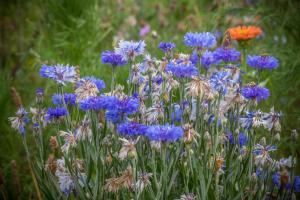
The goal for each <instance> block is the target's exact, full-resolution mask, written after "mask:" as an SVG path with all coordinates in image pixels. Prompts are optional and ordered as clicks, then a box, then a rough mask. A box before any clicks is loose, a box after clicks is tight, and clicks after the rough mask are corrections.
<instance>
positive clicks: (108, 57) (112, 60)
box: [101, 51, 127, 66]
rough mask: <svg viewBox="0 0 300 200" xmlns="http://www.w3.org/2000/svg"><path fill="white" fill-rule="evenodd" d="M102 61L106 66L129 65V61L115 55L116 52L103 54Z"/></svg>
mask: <svg viewBox="0 0 300 200" xmlns="http://www.w3.org/2000/svg"><path fill="white" fill-rule="evenodd" d="M101 61H102V63H104V64H111V65H112V66H122V65H125V64H127V61H126V60H125V59H124V58H123V56H122V55H120V54H117V53H115V52H114V51H104V52H102V54H101Z"/></svg>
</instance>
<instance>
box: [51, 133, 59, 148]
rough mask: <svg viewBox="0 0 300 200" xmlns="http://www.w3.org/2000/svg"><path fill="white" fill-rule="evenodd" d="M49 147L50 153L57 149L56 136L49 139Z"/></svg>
mask: <svg viewBox="0 0 300 200" xmlns="http://www.w3.org/2000/svg"><path fill="white" fill-rule="evenodd" d="M50 147H51V150H52V151H55V150H56V149H57V147H58V142H57V138H56V136H51V137H50Z"/></svg>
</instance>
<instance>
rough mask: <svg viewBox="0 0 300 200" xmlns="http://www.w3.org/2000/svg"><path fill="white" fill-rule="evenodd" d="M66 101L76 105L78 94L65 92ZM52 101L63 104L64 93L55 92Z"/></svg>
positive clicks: (68, 103)
mask: <svg viewBox="0 0 300 200" xmlns="http://www.w3.org/2000/svg"><path fill="white" fill-rule="evenodd" d="M64 101H65V104H67V105H75V104H76V95H75V94H73V93H64ZM52 102H53V104H55V105H62V104H63V101H62V95H60V94H54V95H53V96H52Z"/></svg>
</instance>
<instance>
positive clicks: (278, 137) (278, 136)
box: [274, 133, 280, 141]
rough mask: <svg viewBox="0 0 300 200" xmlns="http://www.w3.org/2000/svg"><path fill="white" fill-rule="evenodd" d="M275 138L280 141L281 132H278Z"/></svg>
mask: <svg viewBox="0 0 300 200" xmlns="http://www.w3.org/2000/svg"><path fill="white" fill-rule="evenodd" d="M274 139H275V140H276V141H280V133H276V135H275V136H274Z"/></svg>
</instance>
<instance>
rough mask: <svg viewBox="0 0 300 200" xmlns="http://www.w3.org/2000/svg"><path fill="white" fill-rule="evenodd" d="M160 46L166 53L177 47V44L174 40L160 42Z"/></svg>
mask: <svg viewBox="0 0 300 200" xmlns="http://www.w3.org/2000/svg"><path fill="white" fill-rule="evenodd" d="M158 48H160V49H161V50H163V51H164V52H165V53H167V52H170V51H172V49H174V48H175V44H174V43H173V42H160V43H159V45H158Z"/></svg>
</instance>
